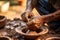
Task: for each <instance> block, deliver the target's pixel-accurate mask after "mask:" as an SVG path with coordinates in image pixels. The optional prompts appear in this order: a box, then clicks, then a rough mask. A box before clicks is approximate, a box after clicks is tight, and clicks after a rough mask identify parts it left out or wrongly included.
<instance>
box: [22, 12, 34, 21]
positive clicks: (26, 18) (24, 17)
mask: <svg viewBox="0 0 60 40" xmlns="http://www.w3.org/2000/svg"><path fill="white" fill-rule="evenodd" d="M33 16H34V15H33V13H32V12H29V11H27V12H24V13H23V14H22V15H21V17H22V20H23V21H26V22H28V21H29V20H30V19H31V18H32V17H33Z"/></svg>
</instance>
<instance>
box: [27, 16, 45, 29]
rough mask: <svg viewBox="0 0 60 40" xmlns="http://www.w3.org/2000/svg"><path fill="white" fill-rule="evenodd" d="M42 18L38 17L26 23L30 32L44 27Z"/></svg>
mask: <svg viewBox="0 0 60 40" xmlns="http://www.w3.org/2000/svg"><path fill="white" fill-rule="evenodd" d="M44 23H45V21H44V16H39V17H35V18H33V19H32V20H31V21H30V22H28V23H27V25H28V26H29V28H30V29H31V30H37V29H39V28H40V27H42V26H43V25H44Z"/></svg>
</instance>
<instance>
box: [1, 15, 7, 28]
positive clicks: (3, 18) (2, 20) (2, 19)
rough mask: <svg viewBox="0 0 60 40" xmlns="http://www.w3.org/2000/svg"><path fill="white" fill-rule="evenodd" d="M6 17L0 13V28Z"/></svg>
mask: <svg viewBox="0 0 60 40" xmlns="http://www.w3.org/2000/svg"><path fill="white" fill-rule="evenodd" d="M6 19H7V18H6V17H5V16H1V15H0V28H1V27H4V26H5V24H6Z"/></svg>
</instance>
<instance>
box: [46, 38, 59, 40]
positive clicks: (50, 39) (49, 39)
mask: <svg viewBox="0 0 60 40" xmlns="http://www.w3.org/2000/svg"><path fill="white" fill-rule="evenodd" d="M52 39H60V37H48V38H46V40H52Z"/></svg>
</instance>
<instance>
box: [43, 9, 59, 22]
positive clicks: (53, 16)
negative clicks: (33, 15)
mask: <svg viewBox="0 0 60 40" xmlns="http://www.w3.org/2000/svg"><path fill="white" fill-rule="evenodd" d="M44 18H45V19H44V20H45V22H50V21H56V20H60V10H58V11H56V12H54V13H52V14H48V15H45V16H44Z"/></svg>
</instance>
